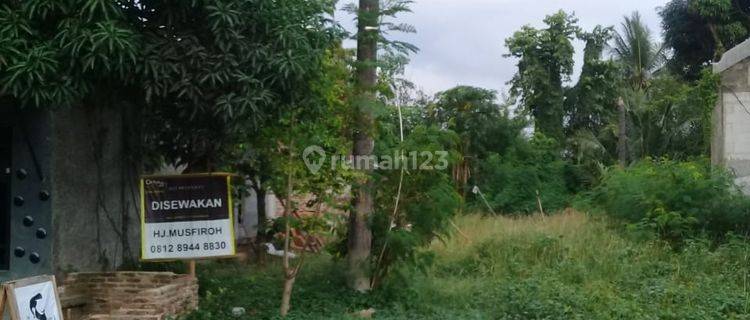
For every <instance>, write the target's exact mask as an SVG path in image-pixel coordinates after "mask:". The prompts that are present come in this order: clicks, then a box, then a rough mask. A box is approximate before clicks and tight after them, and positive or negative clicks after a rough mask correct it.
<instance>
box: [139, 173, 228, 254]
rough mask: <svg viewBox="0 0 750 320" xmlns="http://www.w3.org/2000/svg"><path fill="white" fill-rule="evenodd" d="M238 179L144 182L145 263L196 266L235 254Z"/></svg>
mask: <svg viewBox="0 0 750 320" xmlns="http://www.w3.org/2000/svg"><path fill="white" fill-rule="evenodd" d="M231 179H232V176H231V175H230V174H226V173H210V174H208V173H207V174H186V175H170V176H143V177H142V178H141V182H140V189H141V190H140V191H141V259H142V260H193V259H203V258H217V257H228V256H233V255H234V254H235V240H234V223H233V221H234V219H233V209H234V207H233V205H232V192H231Z"/></svg>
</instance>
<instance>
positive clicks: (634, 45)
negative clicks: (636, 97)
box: [612, 11, 665, 91]
mask: <svg viewBox="0 0 750 320" xmlns="http://www.w3.org/2000/svg"><path fill="white" fill-rule="evenodd" d="M612 51H613V52H612V53H613V55H614V57H615V58H616V59H617V61H618V62H619V63H620V65H621V66H622V68H623V70H622V71H623V75H622V76H623V78H624V79H625V80H626V83H628V84H630V88H631V89H632V90H636V91H637V90H643V89H644V88H646V87H648V84H649V83H648V82H649V80H650V78H651V75H652V74H653V73H654V72H655V71H656V70H658V69H659V68H660V67H661V66H662V65H663V64H664V60H665V56H664V47H663V46H662V45H661V44H658V43H654V42H652V39H651V30H649V28H648V26H646V24H645V23H644V22H643V21H642V20H641V15H640V13H638V12H637V11H636V12H634V13H633V14H632V15H631V16H629V17H628V16H626V17H625V21H623V23H622V28H621V30H619V31H617V32H616V33H615V37H614V45H613V48H612Z"/></svg>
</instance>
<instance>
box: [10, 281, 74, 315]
mask: <svg viewBox="0 0 750 320" xmlns="http://www.w3.org/2000/svg"><path fill="white" fill-rule="evenodd" d="M5 289H6V290H7V291H6V295H7V302H8V306H9V307H10V315H11V319H13V320H63V317H62V309H61V308H60V298H59V297H58V295H57V284H56V283H55V278H54V277H52V276H40V277H34V278H27V279H21V280H17V281H14V282H10V283H7V284H6V285H5Z"/></svg>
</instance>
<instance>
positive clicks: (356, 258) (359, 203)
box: [347, 0, 380, 292]
mask: <svg viewBox="0 0 750 320" xmlns="http://www.w3.org/2000/svg"><path fill="white" fill-rule="evenodd" d="M379 12H380V5H379V2H378V0H360V1H359V13H358V16H359V17H358V37H357V69H356V70H357V89H358V94H359V99H358V100H357V105H356V108H357V110H356V116H355V117H356V118H355V119H356V120H355V121H356V123H355V130H356V132H355V134H354V150H353V155H354V157H355V163H356V162H357V161H356V159H363V158H366V157H371V156H372V153H373V149H374V147H375V140H374V137H373V130H374V128H375V112H374V110H373V108H375V105H376V101H375V98H376V97H375V86H376V83H377V73H376V66H375V63H376V62H377V53H378V49H377V46H378V37H379V33H378V25H379V19H378V16H379ZM360 163H364V164H365V167H360V168H358V169H360V170H361V171H362V172H363V173H364V175H363V177H362V178H361V179H359V181H357V182H356V183H355V185H354V186H353V196H354V197H353V202H354V203H353V211H352V212H351V213H350V215H349V237H348V239H347V240H348V242H347V245H348V255H347V262H348V267H349V277H348V280H349V281H348V283H349V286H350V287H351V288H352V289H354V290H356V291H360V292H364V291H369V290H370V277H369V263H368V262H369V259H370V253H371V250H372V231H371V230H370V226H369V224H368V220H369V217H370V215H371V214H372V212H373V208H374V204H373V201H374V199H373V182H372V179H371V177H370V175H371V173H372V164H371V163H369V161H363V162H360Z"/></svg>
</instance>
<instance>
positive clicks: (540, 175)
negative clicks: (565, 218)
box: [475, 134, 573, 214]
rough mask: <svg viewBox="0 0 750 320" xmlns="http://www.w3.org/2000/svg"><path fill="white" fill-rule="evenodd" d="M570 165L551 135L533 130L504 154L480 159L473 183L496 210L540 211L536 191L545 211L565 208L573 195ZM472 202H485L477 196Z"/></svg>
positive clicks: (506, 212)
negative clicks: (528, 138) (532, 133)
mask: <svg viewBox="0 0 750 320" xmlns="http://www.w3.org/2000/svg"><path fill="white" fill-rule="evenodd" d="M572 169H573V168H572V167H571V166H570V165H569V164H568V163H567V162H566V161H565V160H563V159H562V157H561V156H560V155H559V152H558V151H557V144H556V142H555V141H554V140H553V139H550V138H546V137H544V136H542V135H541V134H536V135H534V137H533V138H532V139H531V140H530V141H528V142H526V141H523V140H520V141H517V142H516V144H515V145H514V146H513V147H512V148H511V149H510V150H509V151H508V152H506V153H504V154H502V155H501V154H493V155H491V156H489V157H488V158H486V159H483V161H482V163H481V164H480V165H479V168H478V170H477V171H478V172H477V175H476V183H477V185H478V186H479V187H480V189H481V191H482V192H483V193H484V194H485V197H486V198H487V201H488V202H489V203H490V205H491V206H492V207H493V209H494V211H495V212H499V213H505V214H514V213H522V214H528V213H533V212H538V211H539V205H538V203H537V192H538V193H539V199H540V200H541V202H542V207H543V209H544V210H545V211H546V212H553V211H555V210H559V209H564V208H565V207H566V206H567V204H568V203H569V200H570V198H571V196H572V191H573V190H571V189H570V186H569V179H571V178H573V177H572V176H571V175H572V174H573V172H572ZM476 200H477V203H475V206H479V207H483V206H484V204H483V203H482V202H481V201H479V199H476Z"/></svg>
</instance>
